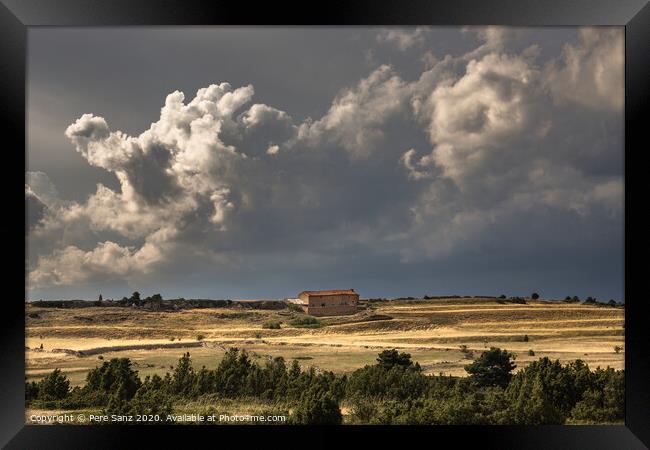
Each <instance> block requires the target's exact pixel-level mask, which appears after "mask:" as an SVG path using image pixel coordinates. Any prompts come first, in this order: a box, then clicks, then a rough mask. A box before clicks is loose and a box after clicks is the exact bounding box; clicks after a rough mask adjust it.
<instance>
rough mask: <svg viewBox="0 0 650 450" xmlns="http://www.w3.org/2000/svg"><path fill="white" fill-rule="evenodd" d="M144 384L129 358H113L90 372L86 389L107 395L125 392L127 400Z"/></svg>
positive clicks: (87, 376)
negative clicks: (118, 391)
mask: <svg viewBox="0 0 650 450" xmlns="http://www.w3.org/2000/svg"><path fill="white" fill-rule="evenodd" d="M141 384H142V382H141V381H140V378H139V377H138V372H137V370H133V368H132V366H131V360H130V359H129V358H113V359H111V360H110V361H104V363H103V364H102V365H101V366H99V367H96V368H94V369H93V370H91V371H90V372H88V375H86V389H88V390H89V391H101V392H104V393H106V394H109V395H110V394H112V393H115V391H116V390H118V389H119V390H123V394H124V395H122V394H120V395H122V396H123V397H124V398H125V399H127V400H128V399H131V398H132V397H133V396H134V395H135V393H136V391H137V390H138V388H139V387H140V385H141Z"/></svg>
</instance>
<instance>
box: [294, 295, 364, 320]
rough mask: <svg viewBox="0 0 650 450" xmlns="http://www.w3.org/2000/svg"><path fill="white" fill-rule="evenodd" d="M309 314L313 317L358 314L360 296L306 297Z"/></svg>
mask: <svg viewBox="0 0 650 450" xmlns="http://www.w3.org/2000/svg"><path fill="white" fill-rule="evenodd" d="M305 297H306V298H305V299H304V300H305V301H307V302H308V304H307V314H309V315H312V316H338V315H346V314H355V313H356V312H357V303H358V301H359V296H358V295H352V294H344V295H309V296H307V295H305Z"/></svg>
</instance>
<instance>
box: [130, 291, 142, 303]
mask: <svg viewBox="0 0 650 450" xmlns="http://www.w3.org/2000/svg"><path fill="white" fill-rule="evenodd" d="M130 300H131V301H132V302H133V303H135V304H136V305H139V304H140V293H139V292H138V291H135V292H134V293H133V294H131V298H130Z"/></svg>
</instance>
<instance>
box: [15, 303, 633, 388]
mask: <svg viewBox="0 0 650 450" xmlns="http://www.w3.org/2000/svg"><path fill="white" fill-rule="evenodd" d="M295 315H296V313H295V312H292V311H290V310H287V309H284V310H252V309H245V308H209V309H189V310H182V311H173V312H172V311H167V312H154V311H146V310H142V309H137V308H120V307H101V308H100V307H88V308H76V309H55V308H40V307H36V306H34V305H27V306H26V327H27V329H26V343H25V346H26V363H27V378H28V379H36V378H39V377H41V376H43V374H45V373H47V372H50V371H51V370H53V369H54V368H57V367H58V368H60V369H61V370H62V371H64V372H65V373H66V374H67V375H68V377H69V378H70V380H71V382H72V384H73V385H78V384H82V383H83V381H84V379H85V376H86V373H87V372H88V370H89V369H91V368H93V367H95V366H97V365H98V364H99V363H101V359H110V358H115V357H129V358H131V359H132V361H133V362H134V365H135V368H136V369H137V370H138V371H139V372H140V374H141V376H145V375H150V374H153V373H159V374H164V373H165V372H166V371H169V370H170V366H173V365H175V364H176V361H177V360H178V358H179V357H180V356H181V355H182V353H183V352H185V351H189V352H190V354H191V355H192V359H193V361H194V364H195V365H196V366H197V367H201V366H206V367H209V368H213V367H215V366H216V365H217V363H218V362H219V360H220V358H221V357H222V355H223V353H224V350H225V349H227V348H228V347H238V348H244V349H246V350H248V351H249V353H250V354H251V355H252V356H253V358H255V359H257V360H259V361H264V360H265V358H268V357H269V356H284V357H285V358H286V359H287V360H288V361H291V360H292V359H297V360H298V361H299V362H300V363H301V364H302V365H303V366H304V367H308V366H314V367H316V368H317V369H320V370H332V371H334V372H349V371H353V370H355V369H357V368H359V367H362V366H364V365H366V364H372V363H373V362H374V361H375V358H376V355H377V353H379V352H380V351H381V350H383V349H388V348H397V349H400V350H401V351H407V352H409V353H411V355H412V356H413V359H414V360H415V361H418V362H419V363H420V365H421V366H422V367H423V368H424V369H425V371H426V372H427V373H436V374H438V373H444V374H452V375H461V376H462V375H465V371H464V369H463V367H464V366H465V365H466V364H468V363H469V362H471V358H472V357H473V356H476V355H478V354H479V353H480V352H481V351H483V350H484V349H487V348H489V347H500V348H504V349H507V350H509V351H511V352H513V353H515V354H516V355H517V360H516V362H517V364H518V365H519V367H523V366H525V365H526V364H527V363H528V362H530V361H532V360H536V359H538V358H540V357H544V356H548V357H550V358H553V359H556V358H557V359H560V360H561V361H569V360H574V359H582V360H584V361H585V362H587V363H588V364H589V366H591V367H592V368H595V367H597V366H601V367H606V366H611V367H614V368H616V369H621V368H623V365H624V350H621V351H620V352H618V353H617V352H616V351H615V350H614V348H615V347H617V346H618V347H623V345H624V309H623V308H620V307H619V308H610V307H597V306H588V305H582V304H566V303H560V302H543V301H530V300H529V301H528V303H527V304H513V303H505V304H500V303H499V302H497V300H495V299H486V298H454V299H435V300H412V301H407V300H393V301H386V302H376V303H372V304H370V306H369V307H368V308H367V309H365V310H363V311H361V312H359V313H357V314H355V315H353V316H339V317H326V318H322V320H321V322H322V326H321V327H320V328H312V329H309V328H296V327H292V326H291V325H289V324H288V323H287V322H288V321H289V320H291V319H292V317H294V316H295ZM374 319H383V320H374ZM269 320H277V321H280V322H282V325H281V326H282V328H281V329H279V330H271V329H266V328H264V327H263V324H264V323H265V322H267V321H269ZM199 335H202V339H201V340H198V337H199ZM526 337H527V340H526ZM172 339H173V341H172ZM150 344H156V346H155V347H156V348H151V345H150ZM41 345H42V350H41V349H40V347H41ZM122 346H131V347H130V349H120V347H122ZM138 346H139V347H142V346H149V348H144V349H142V348H140V349H139V348H138ZM172 346H174V347H173V348H170V347H172ZM461 346H466V348H464V349H463V351H461ZM60 349H67V350H74V351H82V352H87V353H89V354H88V355H82V356H77V355H75V354H68V353H61V352H59V351H58V350H60ZM53 350H57V351H56V352H53ZM529 350H532V351H533V352H534V356H531V355H529Z"/></svg>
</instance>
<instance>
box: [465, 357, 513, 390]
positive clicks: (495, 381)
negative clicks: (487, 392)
mask: <svg viewBox="0 0 650 450" xmlns="http://www.w3.org/2000/svg"><path fill="white" fill-rule="evenodd" d="M514 358H515V355H513V354H512V353H509V352H508V351H506V350H501V349H499V348H496V347H492V348H490V350H488V351H485V352H483V353H481V356H479V357H478V358H477V359H476V360H475V361H474V362H473V363H472V364H469V365H467V366H465V371H466V372H467V373H469V379H470V380H471V381H473V382H474V383H476V384H478V385H479V386H500V387H502V388H505V387H506V386H508V383H509V382H510V379H511V378H512V373H511V372H512V371H513V370H514V369H515V368H516V367H517V366H516V365H515V364H514V363H513V362H512V360H513V359H514Z"/></svg>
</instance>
